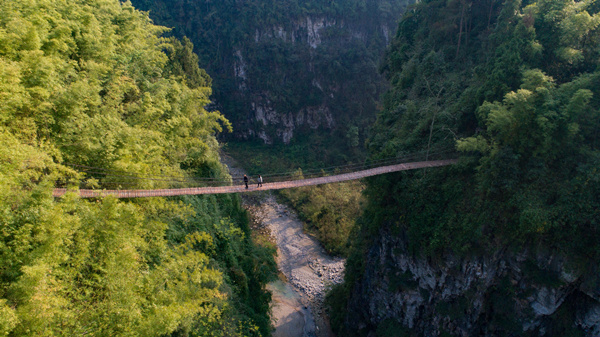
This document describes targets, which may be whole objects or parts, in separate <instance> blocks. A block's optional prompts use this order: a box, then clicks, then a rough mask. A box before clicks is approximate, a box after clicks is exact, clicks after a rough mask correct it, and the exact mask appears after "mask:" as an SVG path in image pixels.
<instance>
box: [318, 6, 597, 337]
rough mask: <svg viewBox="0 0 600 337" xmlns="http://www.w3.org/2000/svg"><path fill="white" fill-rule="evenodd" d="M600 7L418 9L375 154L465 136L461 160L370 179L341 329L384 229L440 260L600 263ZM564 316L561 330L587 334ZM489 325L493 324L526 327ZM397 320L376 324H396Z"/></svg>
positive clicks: (389, 70)
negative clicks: (484, 257)
mask: <svg viewBox="0 0 600 337" xmlns="http://www.w3.org/2000/svg"><path fill="white" fill-rule="evenodd" d="M599 12H600V2H598V1H587V0H586V1H571V0H539V1H527V0H523V1H521V0H507V1H498V0H484V1H469V0H452V1H440V0H429V1H421V2H420V3H419V4H417V5H415V6H413V7H412V8H411V9H410V10H409V11H407V13H406V14H405V15H404V17H403V19H402V20H401V22H400V24H399V29H398V32H397V34H396V37H395V39H394V41H393V43H392V46H391V47H390V49H389V50H388V52H387V54H386V60H385V62H384V64H383V66H382V70H383V71H384V73H385V75H386V77H387V78H388V79H389V81H390V83H391V85H392V89H391V90H390V91H389V92H388V93H387V94H386V95H385V97H384V100H383V106H384V108H383V110H382V112H381V113H380V114H379V115H378V117H377V122H376V123H375V126H374V129H373V132H372V137H371V138H370V139H369V140H368V142H367V146H368V149H369V153H370V156H371V158H374V159H377V158H387V157H390V156H402V155H404V154H410V153H414V152H416V151H422V150H429V149H432V150H433V149H436V148H444V147H447V146H453V147H455V148H456V151H457V156H458V157H459V158H460V162H459V164H457V165H454V166H452V167H449V168H444V169H436V170H427V171H425V172H416V171H415V172H403V173H394V174H388V175H382V176H378V177H373V178H369V179H367V181H366V183H367V187H366V192H365V193H366V198H367V200H368V205H367V207H366V210H365V213H364V215H363V216H362V217H361V218H360V219H359V220H358V222H357V226H358V227H359V228H358V229H357V231H358V232H360V233H363V235H361V236H357V237H354V238H353V241H354V243H353V245H352V247H353V251H352V252H351V253H350V255H351V258H350V260H349V261H348V263H347V272H346V283H345V285H344V286H343V287H340V288H339V289H336V291H334V293H332V295H331V296H330V303H331V305H332V306H333V309H332V312H333V313H334V314H333V316H332V320H333V322H334V325H335V326H336V330H337V331H338V332H339V333H340V335H344V336H347V335H348V336H352V335H356V334H359V332H357V331H349V330H347V329H348V328H347V325H346V323H347V320H346V319H347V318H346V316H345V315H347V314H348V313H347V312H345V311H344V309H343V308H344V307H345V305H346V299H347V297H348V296H350V293H351V292H352V289H353V286H355V285H356V284H358V283H360V281H361V278H362V277H363V276H362V275H363V273H364V269H365V259H366V254H367V250H368V248H369V246H370V244H371V243H372V242H373V240H375V238H376V236H377V235H378V233H380V232H381V231H382V230H384V229H386V230H389V231H391V232H392V233H395V235H398V236H406V238H407V242H408V245H409V246H408V249H409V251H410V253H411V254H413V255H414V256H425V257H427V258H428V259H433V260H434V261H435V260H436V259H442V258H443V257H444V256H448V254H453V255H458V256H471V255H478V254H493V253H494V252H497V251H499V250H501V249H509V250H511V249H512V250H514V251H522V250H524V249H526V248H527V247H546V248H547V249H549V250H551V251H555V252H557V253H558V254H562V255H563V256H567V257H568V259H569V261H571V266H572V268H573V269H574V270H576V272H577V273H583V272H585V271H586V270H587V271H590V270H597V269H596V266H597V264H598V262H600V244H599V243H600V228H599V226H600V170H599V168H600V111H599V109H600V70H599V67H598V66H599V62H600V27H599V25H600V13H599ZM592 273H593V272H592ZM492 306H493V304H492ZM511 310H512V309H508V310H507V312H510V314H514V311H512V312H511ZM507 315H508V314H507ZM565 317H567V318H566V320H567V321H569V324H568V325H570V324H572V323H573V320H574V318H573V317H571V316H569V315H565V316H564V317H563V319H564V318H565ZM555 319H556V322H555V325H554V326H553V329H555V330H552V331H550V333H551V334H550V335H555V336H558V335H569V333H573V336H575V335H577V336H579V335H580V333H581V331H579V330H573V331H571V330H568V329H567V330H560V324H561V321H560V319H558V318H556V317H555ZM488 324H489V326H488V327H487V328H488V329H489V330H488V331H489V332H490V333H491V334H493V335H494V336H516V335H519V336H520V335H521V334H520V333H517V334H515V333H516V332H515V331H511V330H510V329H508V328H507V327H506V326H502V325H501V324H499V323H498V321H494V320H491V321H490V322H488ZM371 328H372V329H373V330H375V328H374V327H371ZM368 329H369V328H367V330H366V331H368ZM385 329H386V328H384V327H381V328H380V329H378V330H377V335H378V336H388V335H390V334H389V331H393V329H392V330H385ZM385 331H388V332H385ZM403 331H404V330H403ZM363 332H364V331H363ZM365 333H366V332H365ZM359 335H360V334H359ZM391 335H394V334H391ZM391 335H390V336H391ZM409 335H411V334H410V333H408V332H407V334H406V336H409Z"/></svg>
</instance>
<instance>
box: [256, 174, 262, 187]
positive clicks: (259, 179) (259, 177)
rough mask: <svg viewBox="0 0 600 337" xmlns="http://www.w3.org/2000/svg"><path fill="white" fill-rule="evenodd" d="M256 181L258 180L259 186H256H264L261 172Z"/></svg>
mask: <svg viewBox="0 0 600 337" xmlns="http://www.w3.org/2000/svg"><path fill="white" fill-rule="evenodd" d="M256 181H258V186H256V188H259V187H261V186H262V176H261V175H260V174H259V175H258V179H256Z"/></svg>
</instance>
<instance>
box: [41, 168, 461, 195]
mask: <svg viewBox="0 0 600 337" xmlns="http://www.w3.org/2000/svg"><path fill="white" fill-rule="evenodd" d="M456 162H457V160H456V159H443V160H427V161H418V162H406V163H399V164H393V165H381V166H377V167H373V168H369V169H362V170H356V171H353V172H348V173H341V174H333V175H327V176H321V177H314V178H300V179H293V178H292V177H291V176H288V177H286V179H287V180H283V181H276V182H265V183H264V184H263V185H262V187H257V184H256V183H254V184H249V186H248V188H246V187H245V185H243V184H241V185H233V183H232V181H230V182H229V184H230V185H228V186H204V187H185V188H168V189H148V190H121V189H118V190H106V189H104V190H93V189H79V190H74V191H75V192H78V193H79V196H80V197H82V198H100V197H106V196H115V197H117V198H147V197H171V196H179V195H199V194H224V193H245V192H256V191H266V190H278V189H284V188H294V187H302V186H311V185H320V184H329V183H337V182H342V181H348V180H355V179H361V178H366V177H371V176H376V175H380V174H386V173H391V172H398V171H407V170H415V169H424V168H431V167H440V166H447V165H452V164H454V163H456ZM136 178H138V177H136ZM138 179H141V178H138ZM147 179H153V180H158V179H155V178H147ZM233 181H241V178H240V177H236V179H233ZM67 191H68V190H67V189H66V188H56V189H54V192H53V195H54V196H55V197H61V196H63V195H64V194H65V193H67Z"/></svg>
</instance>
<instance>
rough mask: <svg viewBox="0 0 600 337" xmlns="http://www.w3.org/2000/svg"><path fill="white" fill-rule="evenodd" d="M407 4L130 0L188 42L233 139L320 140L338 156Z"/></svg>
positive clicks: (357, 126)
mask: <svg viewBox="0 0 600 337" xmlns="http://www.w3.org/2000/svg"><path fill="white" fill-rule="evenodd" d="M412 2H414V1H410V0H376V1H362V0H361V1H357V0H351V1H325V0H311V1H294V0H286V1H272V0H252V1H234V0H231V1H213V2H202V1H197V2H189V1H162V0H161V1H147V0H134V1H133V3H134V4H135V5H136V6H140V8H143V9H145V10H149V11H150V16H151V17H152V18H153V19H154V20H156V22H158V23H160V24H162V25H165V26H169V27H173V28H174V33H175V35H177V36H187V37H188V38H190V40H191V41H192V42H193V43H194V45H195V46H196V51H197V52H198V54H199V55H200V58H201V63H202V64H203V65H204V64H205V65H206V69H207V71H208V73H209V74H210V75H211V76H212V77H213V79H214V81H215V82H214V89H215V91H214V98H215V102H216V103H217V107H218V108H219V109H220V110H221V111H222V112H223V113H224V114H225V115H226V116H227V118H228V119H229V120H231V122H232V123H233V125H234V129H235V131H234V133H233V135H234V137H235V138H237V139H250V140H252V139H255V140H258V139H260V141H261V142H264V143H267V144H271V143H278V142H279V143H281V142H283V143H289V142H291V141H292V140H293V139H298V140H297V141H298V142H301V143H318V142H319V141H322V142H323V143H321V144H320V145H322V146H321V147H326V146H327V147H329V148H335V149H336V151H337V152H338V153H337V155H338V157H339V156H341V154H340V153H342V152H345V153H352V152H353V150H354V149H355V148H357V147H359V145H360V144H361V143H362V142H363V141H364V139H365V136H366V132H367V129H368V125H370V124H372V122H373V121H374V118H375V111H376V102H377V100H378V98H379V95H380V94H381V93H382V92H383V90H384V89H385V84H384V81H383V79H382V78H381V76H380V75H379V73H378V71H377V67H378V64H379V62H380V59H381V57H382V55H383V51H384V49H385V47H386V46H387V44H388V42H389V40H390V38H391V32H393V31H395V29H396V23H397V20H398V18H399V17H400V15H401V13H402V12H403V11H404V9H405V7H406V6H407V5H408V4H409V3H412ZM298 137H300V138H298ZM315 137H316V139H315ZM337 159H339V158H337Z"/></svg>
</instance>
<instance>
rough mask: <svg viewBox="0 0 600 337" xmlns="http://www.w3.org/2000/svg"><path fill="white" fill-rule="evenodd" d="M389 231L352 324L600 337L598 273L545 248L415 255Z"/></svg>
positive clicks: (356, 300)
mask: <svg viewBox="0 0 600 337" xmlns="http://www.w3.org/2000/svg"><path fill="white" fill-rule="evenodd" d="M407 246H408V245H407V242H406V239H404V238H402V236H398V235H392V234H391V233H390V232H389V231H388V230H382V231H381V233H380V235H379V236H378V239H377V240H376V242H374V244H373V245H372V246H371V248H370V250H369V251H368V254H367V257H366V258H367V261H366V262H365V266H366V267H365V271H364V275H363V277H362V278H361V279H360V281H359V282H357V283H356V284H355V285H354V288H353V291H352V293H351V299H350V301H349V306H348V311H349V313H350V314H349V316H348V319H347V322H346V323H347V325H348V326H349V327H350V330H355V331H360V330H362V331H363V332H365V333H367V332H369V331H375V330H376V329H377V327H379V326H382V325H386V326H395V327H397V328H398V329H410V330H411V331H412V332H416V333H417V334H418V335H419V336H442V335H448V334H449V335H452V336H499V335H507V336H510V335H514V336H521V335H528V336H557V335H566V334H567V333H568V332H569V331H576V330H577V331H579V332H582V331H583V332H584V333H585V334H586V335H588V336H600V302H599V299H600V297H599V294H600V288H599V287H598V286H597V281H596V279H597V276H596V274H597V271H595V270H594V271H592V270H588V269H585V270H584V269H582V268H576V267H574V264H573V262H572V261H569V260H568V259H567V258H565V256H562V255H561V254H559V253H556V252H552V251H548V250H545V249H543V248H542V247H536V248H528V249H523V250H521V251H514V250H512V249H502V250H497V251H495V252H494V253H493V254H482V255H473V256H470V257H464V258H459V257H457V256H454V255H446V256H444V257H441V258H439V259H436V260H432V259H427V258H423V257H418V256H413V255H412V254H410V253H409V251H408V247H407Z"/></svg>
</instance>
